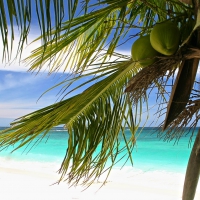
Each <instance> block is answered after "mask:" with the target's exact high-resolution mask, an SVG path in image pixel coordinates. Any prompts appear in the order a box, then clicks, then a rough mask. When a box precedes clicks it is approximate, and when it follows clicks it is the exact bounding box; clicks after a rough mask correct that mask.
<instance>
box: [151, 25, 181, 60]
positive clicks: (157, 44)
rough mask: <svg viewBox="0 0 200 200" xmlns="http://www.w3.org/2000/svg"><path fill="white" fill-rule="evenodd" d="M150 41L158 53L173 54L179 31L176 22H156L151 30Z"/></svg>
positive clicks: (177, 44) (178, 39)
mask: <svg viewBox="0 0 200 200" xmlns="http://www.w3.org/2000/svg"><path fill="white" fill-rule="evenodd" d="M150 42H151V45H152V47H153V48H154V49H155V50H156V51H158V52H159V53H161V54H163V55H166V56H169V55H173V54H174V53H175V52H176V51H177V49H178V46H179V42H180V31H179V29H178V27H177V26H176V24H175V23H173V22H170V21H168V22H163V23H160V24H156V25H155V26H154V28H153V29H152V31H151V34H150Z"/></svg>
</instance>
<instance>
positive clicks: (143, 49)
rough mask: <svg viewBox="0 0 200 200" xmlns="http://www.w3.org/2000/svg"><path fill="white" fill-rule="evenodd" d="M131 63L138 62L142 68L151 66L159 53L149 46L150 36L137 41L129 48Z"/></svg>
mask: <svg viewBox="0 0 200 200" xmlns="http://www.w3.org/2000/svg"><path fill="white" fill-rule="evenodd" d="M131 55H132V59H133V61H138V62H139V63H140V65H142V66H143V67H145V66H148V65H151V64H153V63H154V62H155V61H156V56H158V55H159V53H158V52H157V51H156V50H155V49H154V48H153V47H152V46H151V43H150V35H146V36H142V37H140V38H139V39H137V40H136V41H135V42H134V43H133V45H132V48H131Z"/></svg>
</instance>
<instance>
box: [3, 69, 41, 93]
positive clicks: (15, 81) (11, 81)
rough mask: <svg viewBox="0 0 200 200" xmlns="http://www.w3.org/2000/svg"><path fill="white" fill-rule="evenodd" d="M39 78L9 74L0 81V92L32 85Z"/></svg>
mask: <svg viewBox="0 0 200 200" xmlns="http://www.w3.org/2000/svg"><path fill="white" fill-rule="evenodd" d="M38 78H39V76H21V77H19V76H17V75H13V73H11V72H8V73H7V74H6V75H5V76H4V77H2V79H1V81H0V91H3V90H4V91H5V90H7V89H12V88H18V87H20V86H23V85H27V84H32V83H33V82H36V81H37V79H38Z"/></svg>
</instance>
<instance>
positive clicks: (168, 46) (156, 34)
mask: <svg viewBox="0 0 200 200" xmlns="http://www.w3.org/2000/svg"><path fill="white" fill-rule="evenodd" d="M179 42H180V31H179V29H178V27H177V26H176V24H175V23H173V22H171V21H168V22H163V23H159V24H156V25H155V26H154V27H153V29H152V31H151V33H150V34H149V35H146V36H141V37H140V38H139V39H137V40H136V41H135V42H134V43H133V45H132V48H131V55H132V59H133V61H138V62H139V63H140V65H142V66H143V67H145V66H148V65H151V64H153V63H154V62H155V61H156V57H157V56H159V55H160V54H162V55H165V56H171V55H173V54H174V53H175V52H176V51H177V49H178V47H179Z"/></svg>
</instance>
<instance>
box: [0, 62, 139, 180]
mask: <svg viewBox="0 0 200 200" xmlns="http://www.w3.org/2000/svg"><path fill="white" fill-rule="evenodd" d="M135 65H136V64H135V63H133V62H132V61H123V62H120V63H119V64H117V66H115V68H114V69H113V70H110V71H109V73H110V75H108V76H106V77H105V78H104V79H102V80H100V81H98V82H96V83H95V84H93V85H92V86H90V87H89V88H88V89H86V90H85V91H84V92H82V93H80V94H78V95H76V96H73V97H71V98H68V99H66V100H63V101H61V102H58V103H55V104H53V105H51V106H48V107H46V108H43V109H41V110H37V111H35V112H33V113H30V114H28V115H26V116H23V117H21V118H19V119H18V120H16V121H15V122H13V123H12V127H11V128H9V129H7V130H5V131H3V132H2V133H1V136H0V145H1V148H4V147H6V146H9V145H13V144H16V143H17V142H21V143H18V146H17V147H16V149H17V148H20V147H22V146H23V145H26V144H28V143H30V142H31V141H32V140H33V139H34V138H36V137H37V136H38V135H39V134H42V135H43V136H45V135H46V134H47V133H48V131H49V130H50V129H51V128H52V127H54V126H57V125H60V124H65V127H66V128H67V130H68V133H69V140H68V151H67V154H66V156H65V159H64V161H63V163H62V166H61V169H60V173H61V174H62V176H61V179H60V180H62V179H63V178H64V177H65V174H66V173H67V172H68V170H70V172H69V177H68V178H69V182H71V183H72V184H76V183H78V182H79V181H80V180H82V178H83V177H85V178H86V180H84V181H83V180H82V181H83V183H86V182H88V180H89V179H90V180H92V181H94V180H96V179H97V178H98V177H99V175H100V174H102V173H103V172H104V170H105V167H108V168H112V166H113V165H114V164H115V163H116V162H117V159H119V157H118V156H117V155H118V154H119V153H120V152H123V151H125V152H124V155H128V156H129V158H130V159H131V151H132V148H133V147H134V134H135V131H136V129H137V126H138V121H137V116H135V114H134V113H133V109H132V104H131V103H130V98H129V95H127V94H124V87H123V86H124V85H126V83H127V82H128V79H129V78H130V77H131V76H132V75H133V74H134V73H135V71H137V66H135ZM111 68H113V66H111ZM134 68H135V69H134ZM99 77H101V75H99ZM94 79H95V78H94ZM139 112H141V110H140V111H139ZM136 114H138V113H136ZM140 114H141V113H140ZM125 127H131V131H132V134H133V136H132V137H131V139H127V138H126V136H125V134H124V131H125ZM120 133H121V134H123V137H124V138H125V140H127V141H126V146H125V147H123V148H121V147H120V146H119V145H120V143H119V134H120ZM43 136H42V137H43ZM97 148H100V149H101V151H100V153H99V154H97V155H96V154H95V150H96V149H97ZM108 160H110V162H111V164H110V166H107V165H106V163H107V161H108ZM86 175H87V176H86ZM91 177H93V179H91ZM87 178H88V179H87Z"/></svg>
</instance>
